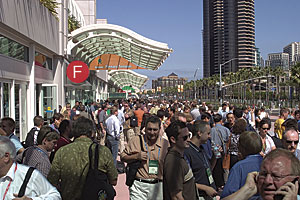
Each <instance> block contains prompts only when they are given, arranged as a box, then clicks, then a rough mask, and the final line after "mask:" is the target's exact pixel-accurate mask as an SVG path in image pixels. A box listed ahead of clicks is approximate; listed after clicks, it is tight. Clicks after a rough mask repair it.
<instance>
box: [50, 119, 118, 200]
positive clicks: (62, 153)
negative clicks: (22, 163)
mask: <svg viewBox="0 0 300 200" xmlns="http://www.w3.org/2000/svg"><path fill="white" fill-rule="evenodd" d="M72 131H73V135H74V138H75V140H74V142H73V143H71V144H68V145H66V146H63V147H61V148H60V149H59V150H58V151H57V152H56V154H55V157H54V160H53V162H52V166H51V169H50V172H49V174H48V180H49V181H50V183H52V184H53V185H54V186H56V187H57V188H58V190H59V191H60V192H61V195H62V198H63V199H64V200H79V199H80V197H81V193H82V190H83V185H84V182H85V179H86V176H87V173H88V170H89V153H88V152H89V147H90V145H91V144H92V142H93V141H92V139H91V138H93V136H94V134H95V132H94V127H93V122H92V121H91V120H89V119H87V118H85V117H79V118H78V119H77V120H76V121H75V122H74V124H73V127H72ZM94 146H95V145H94ZM94 151H95V147H94V148H93V152H94ZM98 169H99V170H100V171H102V172H104V173H106V174H107V177H108V182H109V183H110V184H111V185H116V184H117V178H118V172H117V169H116V167H115V165H114V161H113V158H112V155H111V152H110V150H109V149H108V148H107V147H105V146H100V148H99V165H98Z"/></svg>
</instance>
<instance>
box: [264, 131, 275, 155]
mask: <svg viewBox="0 0 300 200" xmlns="http://www.w3.org/2000/svg"><path fill="white" fill-rule="evenodd" d="M272 147H275V144H274V142H273V139H272V138H271V137H270V136H268V135H266V149H265V151H264V152H263V153H264V154H265V155H267V154H268V153H269V152H271V151H272Z"/></svg>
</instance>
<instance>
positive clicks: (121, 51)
mask: <svg viewBox="0 0 300 200" xmlns="http://www.w3.org/2000/svg"><path fill="white" fill-rule="evenodd" d="M67 50H68V54H69V55H70V56H72V57H73V60H81V61H83V62H85V63H86V64H87V65H89V67H90V69H91V70H92V69H97V70H101V69H105V70H106V69H109V70H110V69H111V70H116V69H152V70H156V69H158V68H159V67H160V66H161V65H162V63H163V62H164V61H165V60H166V59H167V57H168V56H169V54H170V53H171V52H172V51H173V50H172V49H170V48H169V47H168V45H167V44H165V43H161V42H157V41H154V40H151V39H148V38H145V37H143V36H141V35H139V34H137V33H135V32H133V31H131V30H129V29H127V28H124V27H121V26H118V25H112V24H92V25H88V26H84V27H82V28H79V29H77V30H75V31H73V32H72V33H71V34H70V35H69V42H68V48H67ZM108 55H115V56H117V58H118V57H119V60H120V61H121V59H123V60H122V62H117V61H114V62H112V61H113V60H112V59H111V60H110V61H111V62H110V61H108V62H106V61H107V60H108V59H110V57H109V56H108ZM100 56H104V57H105V59H104V57H103V59H101V57H100ZM117 58H115V60H118V59H117ZM104 60H105V63H103V62H102V61H104ZM124 60H125V61H124ZM99 61H101V62H99ZM126 61H127V62H126ZM128 63H131V64H128ZM101 66H102V67H101ZM97 67H98V68H97Z"/></svg>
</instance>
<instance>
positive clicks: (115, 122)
mask: <svg viewBox="0 0 300 200" xmlns="http://www.w3.org/2000/svg"><path fill="white" fill-rule="evenodd" d="M105 124H106V137H107V140H108V141H109V143H110V145H111V151H112V155H113V159H114V163H115V166H117V156H118V150H119V142H120V121H119V119H118V108H117V107H116V106H113V107H112V108H111V115H110V117H109V118H107V120H106V121H105Z"/></svg>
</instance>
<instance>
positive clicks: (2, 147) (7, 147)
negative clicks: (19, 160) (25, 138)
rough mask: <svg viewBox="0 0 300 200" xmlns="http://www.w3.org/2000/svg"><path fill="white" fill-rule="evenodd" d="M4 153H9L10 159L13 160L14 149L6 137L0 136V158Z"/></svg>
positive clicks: (14, 156)
mask: <svg viewBox="0 0 300 200" xmlns="http://www.w3.org/2000/svg"><path fill="white" fill-rule="evenodd" d="M6 153H9V156H10V158H11V159H13V160H15V158H16V155H17V152H16V147H15V145H14V143H12V141H10V139H9V138H8V137H6V136H0V157H1V158H2V157H3V156H4V155H5V154H6Z"/></svg>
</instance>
